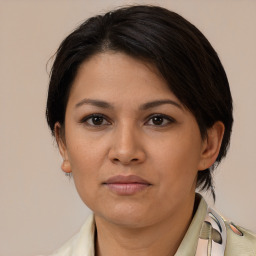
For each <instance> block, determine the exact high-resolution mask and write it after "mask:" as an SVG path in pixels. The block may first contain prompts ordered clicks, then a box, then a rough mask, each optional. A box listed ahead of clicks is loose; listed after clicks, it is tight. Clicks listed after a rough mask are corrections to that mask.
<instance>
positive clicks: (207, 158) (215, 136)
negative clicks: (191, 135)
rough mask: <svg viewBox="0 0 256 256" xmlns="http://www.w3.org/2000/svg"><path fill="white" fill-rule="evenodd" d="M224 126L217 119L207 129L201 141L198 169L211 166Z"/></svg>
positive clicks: (218, 148)
mask: <svg viewBox="0 0 256 256" xmlns="http://www.w3.org/2000/svg"><path fill="white" fill-rule="evenodd" d="M224 131H225V126H224V124H223V123H222V122H220V121H218V122H216V123H214V125H213V126H212V127H211V128H210V129H208V130H207V137H206V139H205V140H204V142H203V146H202V153H201V159H200V162H199V166H198V170H199V171H202V170H205V169H207V168H209V167H211V166H212V165H213V164H214V162H215V161H216V159H217V157H218V154H219V151H220V147H221V143H222V139H223V135H224Z"/></svg>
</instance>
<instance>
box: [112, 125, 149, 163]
mask: <svg viewBox="0 0 256 256" xmlns="http://www.w3.org/2000/svg"><path fill="white" fill-rule="evenodd" d="M113 134H114V135H113V137H112V143H111V148H110V150H109V159H110V160H111V161H112V162H113V163H115V164H123V165H131V164H139V163H142V162H144V161H145V158H146V154H145V151H144V149H143V143H142V138H141V136H140V134H139V132H138V131H137V130H136V128H135V126H132V125H130V126H128V125H122V126H121V127H118V128H116V130H115V131H114V132H113Z"/></svg>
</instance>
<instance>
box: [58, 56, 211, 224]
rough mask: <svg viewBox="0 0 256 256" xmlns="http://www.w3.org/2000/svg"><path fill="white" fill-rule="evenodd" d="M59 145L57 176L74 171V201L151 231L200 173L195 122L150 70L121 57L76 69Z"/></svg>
mask: <svg viewBox="0 0 256 256" xmlns="http://www.w3.org/2000/svg"><path fill="white" fill-rule="evenodd" d="M63 141H65V143H59V145H60V150H61V153H62V155H63V157H64V159H65V164H64V165H63V170H64V171H66V172H69V171H72V174H73V177H74V181H75V185H76V188H77V190H78V193H79V195H80V197H81V198H82V200H83V201H84V203H85V204H86V205H87V206H88V207H89V208H90V209H91V210H92V211H93V212H94V213H95V215H96V216H98V217H101V218H104V220H107V221H109V222H112V223H115V224H119V225H128V226H134V227H138V226H146V225H151V224H153V223H156V222H159V221H162V220H163V219H165V218H168V217H171V216H173V215H174V214H177V213H179V210H182V209H183V210H184V209H186V207H187V206H188V205H189V204H190V203H191V202H192V203H193V198H194V193H195V187H196V177H197V172H198V170H199V169H204V167H205V166H203V159H202V154H203V151H204V141H202V139H201V135H200V131H199V127H198V125H197V122H196V120H195V118H194V116H193V115H192V114H191V113H190V112H189V111H188V110H186V109H185V108H184V107H183V106H182V104H181V103H180V101H179V100H178V99H177V98H176V97H175V95H174V94H173V93H172V92H171V91H170V90H169V88H168V86H167V84H166V82H165V81H164V80H163V79H162V78H161V77H160V76H159V75H158V74H157V71H156V69H155V68H154V67H152V66H151V65H149V64H146V63H144V62H142V61H139V60H137V59H134V58H132V57H129V56H128V55H125V54H122V53H101V54H97V55H95V56H93V57H92V58H91V59H89V60H87V61H86V62H84V63H83V64H82V66H81V67H80V69H79V71H78V74H77V76H76V79H75V81H74V83H73V85H72V88H71V92H70V96H69V100H68V104H67V109H66V116H65V140H63ZM206 168H207V167H206Z"/></svg>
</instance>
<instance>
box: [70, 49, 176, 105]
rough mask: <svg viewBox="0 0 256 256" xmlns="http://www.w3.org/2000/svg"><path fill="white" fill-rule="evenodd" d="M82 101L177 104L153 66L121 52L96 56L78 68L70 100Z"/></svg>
mask: <svg viewBox="0 0 256 256" xmlns="http://www.w3.org/2000/svg"><path fill="white" fill-rule="evenodd" d="M82 97H92V98H99V99H100V98H103V99H104V100H108V101H113V100H115V101H118V100H119V101H124V100H126V102H129V101H130V102H131V103H134V102H135V101H137V100H138V101H141V100H147V99H149V100H154V99H155V98H159V97H165V98H166V97H169V98H172V99H173V100H174V99H175V100H177V101H178V99H177V98H176V96H175V95H174V94H173V93H172V92H171V90H170V88H169V86H168V84H167V82H166V81H165V80H164V79H163V78H162V76H161V75H160V74H159V72H158V70H157V68H156V67H155V66H154V65H152V64H151V63H149V62H145V61H142V60H140V59H136V58H133V57H130V56H128V55H126V54H124V53H120V52H118V53H113V52H106V53H99V54H96V55H94V56H92V57H91V58H90V59H89V60H86V61H85V62H83V63H82V64H81V66H80V68H79V70H78V72H77V75H76V77H75V80H74V82H73V85H72V88H71V91H70V100H71V101H73V100H74V99H75V100H79V99H81V98H82Z"/></svg>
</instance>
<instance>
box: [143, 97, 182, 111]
mask: <svg viewBox="0 0 256 256" xmlns="http://www.w3.org/2000/svg"><path fill="white" fill-rule="evenodd" d="M164 104H171V105H174V106H175V107H178V108H180V109H181V110H182V106H181V105H180V104H179V103H177V102H176V101H173V100H169V99H166V100H155V101H151V102H147V103H145V104H143V105H141V106H140V108H139V109H140V110H147V109H150V108H154V107H158V106H161V105H164Z"/></svg>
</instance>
